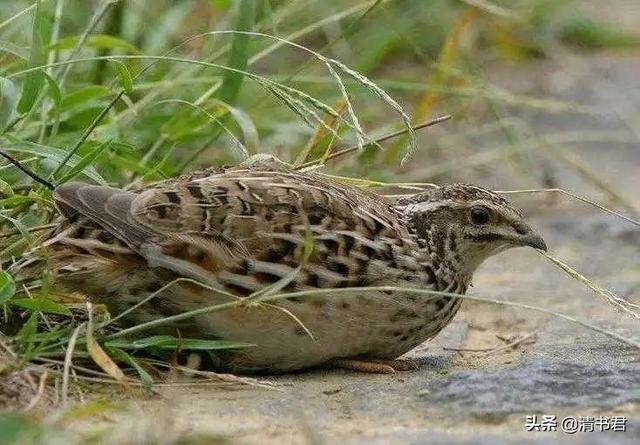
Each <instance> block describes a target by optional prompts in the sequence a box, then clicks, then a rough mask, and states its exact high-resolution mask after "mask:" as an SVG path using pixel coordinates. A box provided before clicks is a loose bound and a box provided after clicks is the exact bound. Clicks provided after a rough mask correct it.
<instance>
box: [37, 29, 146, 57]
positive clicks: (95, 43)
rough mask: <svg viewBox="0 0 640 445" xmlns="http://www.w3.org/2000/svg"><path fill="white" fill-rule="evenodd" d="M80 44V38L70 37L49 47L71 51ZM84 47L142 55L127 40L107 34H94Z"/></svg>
mask: <svg viewBox="0 0 640 445" xmlns="http://www.w3.org/2000/svg"><path fill="white" fill-rule="evenodd" d="M78 42H80V36H70V37H65V38H62V39H60V40H58V41H57V42H56V43H54V44H52V45H50V46H49V49H50V50H69V49H74V48H75V47H76V46H77V45H78ZM83 46H84V47H88V48H96V49H110V50H122V51H124V52H126V53H131V54H140V50H139V49H138V48H137V47H136V46H135V45H132V44H131V43H129V42H127V41H126V40H122V39H119V38H118V37H114V36H109V35H106V34H94V35H91V36H89V37H87V40H86V41H85V42H84V45H83Z"/></svg>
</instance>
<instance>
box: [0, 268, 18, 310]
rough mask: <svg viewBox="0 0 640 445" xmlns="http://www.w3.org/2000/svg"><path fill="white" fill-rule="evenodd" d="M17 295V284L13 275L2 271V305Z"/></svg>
mask: <svg viewBox="0 0 640 445" xmlns="http://www.w3.org/2000/svg"><path fill="white" fill-rule="evenodd" d="M15 293H16V283H15V282H14V281H13V278H12V277H11V275H9V274H8V273H7V272H5V271H0V304H5V303H6V302H7V301H9V300H10V299H11V297H13V296H14V295H15Z"/></svg>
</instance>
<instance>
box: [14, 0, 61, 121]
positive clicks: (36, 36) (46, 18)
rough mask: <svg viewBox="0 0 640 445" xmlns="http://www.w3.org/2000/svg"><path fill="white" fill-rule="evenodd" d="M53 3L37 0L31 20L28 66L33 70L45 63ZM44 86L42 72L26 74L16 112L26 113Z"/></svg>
mask: <svg viewBox="0 0 640 445" xmlns="http://www.w3.org/2000/svg"><path fill="white" fill-rule="evenodd" d="M52 3H53V2H42V1H40V0H38V2H37V6H36V12H35V14H34V18H33V29H32V34H31V35H32V39H31V54H30V57H29V66H30V67H32V68H34V67H38V66H42V65H45V64H46V63H47V49H46V47H47V46H48V44H49V39H50V38H51V24H52V23H53V14H52V10H51V8H52V6H51V4H52ZM43 84H44V72H43V71H42V70H37V71H32V72H30V73H28V74H27V76H26V79H25V81H24V84H23V85H22V95H21V96H20V102H19V103H18V111H19V112H20V113H27V112H29V111H30V110H31V108H33V106H34V104H35V103H36V100H37V98H38V95H39V94H40V90H41V89H42V85H43Z"/></svg>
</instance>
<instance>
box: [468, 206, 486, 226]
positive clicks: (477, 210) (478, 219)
mask: <svg viewBox="0 0 640 445" xmlns="http://www.w3.org/2000/svg"><path fill="white" fill-rule="evenodd" d="M469 219H470V220H471V222H472V223H473V224H475V225H478V226H481V225H483V224H486V223H488V222H489V211H488V210H487V209H485V208H484V207H472V208H471V211H470V212H469Z"/></svg>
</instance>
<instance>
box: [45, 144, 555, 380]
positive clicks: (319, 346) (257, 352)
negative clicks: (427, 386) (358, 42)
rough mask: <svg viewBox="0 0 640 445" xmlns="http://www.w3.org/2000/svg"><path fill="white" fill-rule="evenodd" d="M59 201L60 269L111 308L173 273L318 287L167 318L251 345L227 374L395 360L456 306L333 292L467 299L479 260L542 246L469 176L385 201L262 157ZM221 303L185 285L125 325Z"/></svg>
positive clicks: (240, 284)
mask: <svg viewBox="0 0 640 445" xmlns="http://www.w3.org/2000/svg"><path fill="white" fill-rule="evenodd" d="M55 199H56V203H57V205H58V207H59V209H60V211H61V213H62V214H63V216H64V218H65V220H64V223H63V224H62V225H61V226H60V227H59V228H58V229H57V230H56V233H55V234H53V236H52V238H51V239H50V240H49V242H48V250H49V254H50V255H51V258H52V259H53V260H54V263H55V268H56V271H57V276H58V279H59V280H60V282H62V283H63V284H65V285H67V286H68V287H70V288H72V289H74V290H78V291H81V292H84V293H86V294H87V295H88V296H89V297H91V298H92V299H94V300H96V301H99V302H101V303H105V304H106V305H107V306H108V307H109V308H110V309H111V310H112V312H114V313H118V312H121V311H122V310H124V309H126V308H128V307H130V306H131V305H133V304H135V303H136V302H139V301H140V300H141V299H143V298H144V297H145V296H147V295H149V294H150V293H151V292H154V291H156V290H157V289H159V288H160V287H161V286H163V285H165V284H167V283H169V282H171V281H172V280H175V279H176V278H179V277H187V278H192V279H194V280H197V281H199V282H201V283H203V284H206V285H207V286H210V287H213V288H217V289H221V290H224V291H225V292H227V293H232V294H234V295H236V296H238V297H246V296H248V295H250V294H252V293H254V292H256V291H258V290H260V289H264V287H265V286H267V285H270V284H274V283H276V282H279V283H281V285H282V286H283V287H284V290H305V289H325V290H326V294H322V295H320V296H315V297H313V298H291V299H288V300H281V301H279V302H278V303H277V306H279V307H280V309H279V308H274V307H266V308H265V307H239V308H234V309H231V310H228V311H221V312H215V313H210V314H207V315H203V316H199V317H196V318H194V319H192V320H187V321H183V322H180V323H179V324H178V325H175V326H171V327H170V329H171V330H172V332H175V329H176V328H178V329H180V332H181V335H183V336H197V337H214V338H224V339H229V340H237V341H245V342H250V343H254V344H256V345H257V346H256V347H254V348H250V349H245V350H242V351H240V352H237V353H234V354H231V355H225V356H224V358H223V359H221V360H222V361H221V363H220V364H221V365H222V366H223V367H225V368H227V369H231V370H236V371H255V370H264V371H286V370H291V369H300V368H305V367H309V366H315V365H319V364H323V363H326V362H329V361H330V360H332V359H336V358H352V357H358V358H366V359H370V360H378V359H393V358H396V357H398V356H399V355H401V354H403V353H405V352H406V351H408V350H410V349H412V348H413V347H415V346H416V345H418V344H420V343H422V342H423V341H425V340H427V339H429V338H431V337H433V336H434V335H436V334H437V333H438V332H439V331H440V330H441V329H442V328H443V327H444V326H446V324H447V323H448V322H449V321H450V320H451V318H452V317H453V316H454V315H455V313H456V311H457V310H458V308H459V306H460V302H461V300H460V299H455V298H443V297H432V298H426V297H418V296H416V295H413V294H408V293H403V292H393V293H392V292H379V291H363V292H359V293H358V294H357V295H347V294H339V293H332V292H331V289H334V288H341V287H360V286H401V287H414V288H415V287H417V288H421V289H433V290H441V291H447V292H455V293H464V292H465V291H466V289H467V287H468V286H469V284H470V281H471V277H472V274H473V272H474V270H475V269H476V267H477V266H478V265H479V264H480V262H482V261H483V260H484V259H485V258H487V257H488V256H490V255H492V254H494V253H496V252H499V251H501V250H504V249H505V248H508V247H513V246H519V245H531V246H534V247H538V248H544V243H543V242H542V239H541V238H540V237H539V236H538V235H536V234H535V233H534V232H533V231H532V230H531V229H530V228H529V227H528V226H527V225H526V223H524V221H523V220H522V216H521V215H520V214H519V213H518V211H517V210H515V209H514V208H513V207H511V205H510V204H509V203H508V202H507V201H505V200H504V199H503V198H501V197H499V196H497V195H495V194H493V193H491V192H489V191H486V190H484V189H481V188H478V187H475V186H467V185H452V186H445V187H441V188H438V189H434V190H433V191H428V192H425V193H420V194H417V195H414V196H413V197H410V198H407V199H402V200H400V201H398V202H397V203H395V204H392V203H389V202H387V201H386V200H385V199H383V198H382V197H380V196H378V195H375V194H372V193H368V192H365V191H363V190H361V189H356V188H353V187H351V186H348V185H345V184H341V183H339V182H336V181H333V180H330V179H328V178H327V177H326V176H324V175H321V174H318V173H302V172H299V171H296V170H293V169H292V168H290V167H289V166H287V165H286V164H283V163H281V162H279V161H277V160H275V159H274V158H270V157H264V156H262V157H259V158H257V159H252V160H250V161H248V162H245V163H243V164H240V165H238V166H236V167H229V168H224V169H223V168H213V169H208V170H207V171H205V172H204V173H203V172H200V173H196V174H193V175H187V176H182V177H180V178H176V179H173V180H167V181H163V182H159V183H156V184H152V185H149V186H145V187H142V188H139V189H134V190H131V191H124V190H120V189H116V188H110V187H105V186H90V185H86V184H80V183H71V184H65V185H63V186H61V187H59V188H58V189H57V190H56V191H55ZM478 208H482V209H484V210H483V211H486V212H487V215H488V216H487V217H488V220H487V222H486V223H482V224H477V222H478V221H475V222H474V221H471V220H470V219H469V218H470V216H469V215H470V211H471V209H475V210H473V211H474V212H476V214H477V213H478V212H479V210H477V209H478ZM472 218H476V219H478V216H477V215H476V216H473V217H472ZM309 239H311V240H312V241H313V243H312V245H313V247H312V248H311V249H310V247H309V242H308V241H309ZM230 299H233V297H230V296H228V294H227V295H225V294H222V293H218V292H213V291H210V290H207V289H204V288H202V287H199V286H196V285H194V284H192V283H184V282H183V283H180V284H176V285H175V286H173V287H171V288H170V289H169V290H167V291H165V292H163V293H162V294H160V295H159V296H158V297H156V298H154V299H153V300H152V301H151V302H149V303H147V304H145V305H144V306H142V307H140V308H139V309H137V310H135V311H133V312H132V313H131V314H129V316H128V317H126V318H125V319H124V322H125V323H127V324H133V323H136V324H137V323H140V322H143V321H148V320H151V319H154V318H159V317H162V316H166V315H171V314H176V313H179V312H184V311H187V310H192V309H196V308H199V307H203V306H209V305H213V304H216V303H221V302H225V301H229V300H230ZM292 314H293V315H295V317H292V316H291V315H292ZM301 324H302V325H304V328H302V326H301ZM307 330H308V331H307ZM309 332H310V333H311V334H312V336H313V338H312V337H311V336H310V335H309Z"/></svg>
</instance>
